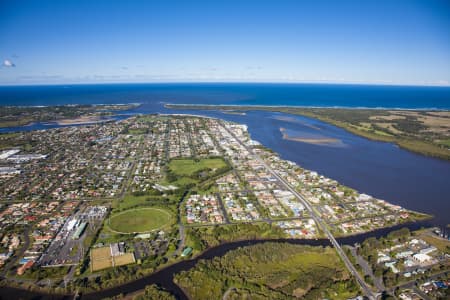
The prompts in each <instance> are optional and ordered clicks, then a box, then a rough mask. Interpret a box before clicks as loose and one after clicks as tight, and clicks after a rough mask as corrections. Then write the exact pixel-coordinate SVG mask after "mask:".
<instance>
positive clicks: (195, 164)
mask: <svg viewBox="0 0 450 300" xmlns="http://www.w3.org/2000/svg"><path fill="white" fill-rule="evenodd" d="M226 166H227V165H226V163H225V161H224V160H223V159H221V158H204V159H200V160H198V161H196V160H194V159H173V160H171V161H170V163H169V168H170V170H171V171H172V172H174V173H175V174H177V175H181V176H190V175H192V174H194V173H195V172H198V171H200V170H205V169H220V168H223V167H226Z"/></svg>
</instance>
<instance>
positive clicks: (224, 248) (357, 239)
mask: <svg viewBox="0 0 450 300" xmlns="http://www.w3.org/2000/svg"><path fill="white" fill-rule="evenodd" d="M429 225H430V224H429V223H428V222H421V223H412V224H404V225H398V226H394V227H391V228H382V229H378V230H375V231H372V232H368V233H363V234H358V235H354V236H349V237H345V238H339V239H337V240H338V242H339V243H340V244H341V245H353V244H355V243H361V242H362V241H364V240H365V239H367V238H369V237H377V238H379V237H382V236H385V235H386V234H388V233H389V232H391V231H393V230H396V229H399V228H403V227H408V228H409V229H410V230H417V229H419V228H421V227H422V226H429ZM265 242H279V243H290V244H296V245H310V246H330V245H331V243H330V241H329V240H327V239H318V240H307V239H275V240H267V239H263V240H245V241H237V242H230V243H224V244H221V245H219V246H216V247H212V248H210V249H207V250H206V251H204V252H203V253H202V254H201V255H199V256H197V257H195V258H193V259H186V260H183V261H180V262H178V263H175V264H173V265H170V266H168V267H165V268H163V269H161V270H160V271H158V272H155V273H153V274H150V275H147V276H144V277H143V278H140V279H137V280H134V281H131V282H129V283H125V284H123V285H119V286H116V287H114V288H110V289H105V290H102V291H98V292H92V293H87V294H83V295H81V299H82V300H94V299H102V298H106V297H112V296H115V295H118V294H120V293H122V294H129V293H133V292H136V291H139V290H142V289H144V288H145V286H146V285H150V284H157V285H159V286H161V287H163V288H164V289H166V290H167V291H169V292H171V293H172V294H173V295H174V296H175V297H176V298H177V299H180V300H187V299H188V298H187V296H186V295H185V294H184V292H183V290H181V289H180V288H179V287H178V286H177V285H176V284H175V283H174V282H173V278H174V275H175V274H177V273H179V272H182V271H187V270H189V269H191V268H192V267H194V266H195V264H196V263H197V262H198V261H199V260H201V259H212V258H214V257H220V256H223V255H225V254H226V253H227V252H228V251H231V250H234V249H237V248H239V247H245V246H251V245H255V244H260V243H265ZM0 299H33V300H50V299H51V300H56V299H73V295H54V294H51V295H50V294H46V293H40V292H34V291H28V290H22V289H17V288H12V287H2V288H1V289H0Z"/></svg>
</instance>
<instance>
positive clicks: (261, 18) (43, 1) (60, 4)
mask: <svg viewBox="0 0 450 300" xmlns="http://www.w3.org/2000/svg"><path fill="white" fill-rule="evenodd" d="M0 60H1V62H2V66H1V67H0V84H3V85H9V84H60V83H96V82H99V83H100V82H191V81H198V82H209V81H217V82H228V81H230V82H334V83H336V82H338V83H373V84H413V85H449V83H450V1H448V0H443V1H435V0H423V1H413V0H408V1H402V0H395V1H380V0H377V1H345V0H341V1H300V0H297V1H281V0H280V1H261V0H259V1H250V0H248V1H233V0H227V1H170V0H165V1H118V0H116V1H114V0H109V1H101V0H96V1H84V0H74V1H71V0H64V1H57V0H55V1H48V0H36V1H20V0H13V1H9V0H1V1H0Z"/></svg>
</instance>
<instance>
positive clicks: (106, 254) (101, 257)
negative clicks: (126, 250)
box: [91, 247, 112, 272]
mask: <svg viewBox="0 0 450 300" xmlns="http://www.w3.org/2000/svg"><path fill="white" fill-rule="evenodd" d="M110 267H112V259H111V249H110V248H109V247H101V248H94V249H92V250H91V270H92V271H93V272H95V271H98V270H102V269H106V268H110Z"/></svg>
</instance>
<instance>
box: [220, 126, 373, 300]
mask: <svg viewBox="0 0 450 300" xmlns="http://www.w3.org/2000/svg"><path fill="white" fill-rule="evenodd" d="M222 126H223V125H222ZM223 127H224V128H225V129H226V130H227V131H228V133H229V134H231V135H232V136H233V137H234V138H235V139H236V141H238V142H239V144H241V146H243V147H244V148H245V149H247V151H248V152H249V153H250V154H251V155H252V157H253V158H255V159H256V160H258V161H259V162H260V163H261V164H262V165H264V167H265V168H266V169H267V170H268V171H269V172H270V173H271V174H272V175H273V176H274V177H275V178H276V179H278V181H279V182H280V183H281V184H283V185H284V187H285V188H286V189H287V190H289V191H290V192H291V193H292V194H294V196H295V197H296V198H297V199H298V200H299V201H300V202H301V203H302V204H303V205H304V206H305V208H306V210H307V211H308V212H309V214H310V215H311V217H312V218H313V220H314V221H315V222H316V224H317V226H318V227H319V229H321V230H322V231H323V232H324V233H325V235H326V236H327V238H328V239H329V240H330V242H331V244H332V245H333V247H334V248H335V249H336V251H337V253H338V255H339V257H340V258H341V259H342V261H343V262H344V264H345V266H346V268H347V269H348V271H349V272H350V274H352V276H353V277H354V278H355V279H356V281H357V283H358V284H359V286H360V287H361V290H362V291H363V293H364V294H365V296H367V297H368V298H369V299H370V300H375V299H377V296H376V295H375V294H374V292H373V291H372V290H371V289H370V287H369V286H368V285H367V283H366V282H365V281H364V279H363V278H362V277H361V275H360V274H359V273H358V271H357V270H356V268H355V267H354V266H353V264H352V263H351V261H350V260H349V258H348V257H347V255H346V254H345V252H344V250H343V249H342V247H341V245H340V244H339V243H338V241H337V240H336V239H335V237H334V236H333V235H332V234H331V232H330V230H329V229H328V226H327V224H326V223H325V221H324V220H323V219H322V218H321V217H320V216H319V215H318V214H317V213H316V212H315V211H314V209H313V207H312V206H311V205H310V204H309V202H308V201H306V199H305V198H304V197H303V196H302V195H301V194H300V193H299V192H297V191H296V190H295V189H294V188H293V187H292V186H291V185H290V184H289V183H288V182H287V181H286V180H284V179H283V178H282V177H280V176H279V175H278V174H277V173H276V172H275V171H274V170H273V169H272V168H271V167H270V166H269V165H267V164H266V162H265V161H264V160H263V159H262V158H261V157H260V156H259V155H257V154H256V153H254V152H253V150H252V149H250V148H249V147H247V146H246V145H245V144H244V143H243V142H242V141H241V140H240V139H238V138H237V137H236V135H235V134H234V133H233V132H232V131H230V130H229V129H228V128H226V126H223Z"/></svg>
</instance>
